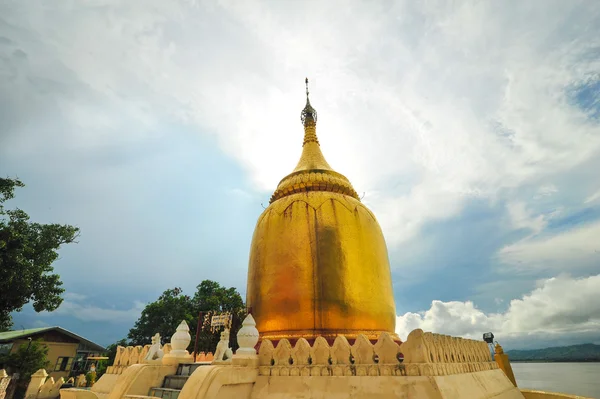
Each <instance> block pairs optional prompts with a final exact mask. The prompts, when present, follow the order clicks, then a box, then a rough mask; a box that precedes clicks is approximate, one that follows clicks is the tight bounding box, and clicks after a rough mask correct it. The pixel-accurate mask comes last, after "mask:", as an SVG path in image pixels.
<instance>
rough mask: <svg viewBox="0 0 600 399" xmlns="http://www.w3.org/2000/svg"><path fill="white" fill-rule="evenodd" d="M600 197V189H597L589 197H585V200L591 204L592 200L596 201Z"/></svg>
mask: <svg viewBox="0 0 600 399" xmlns="http://www.w3.org/2000/svg"><path fill="white" fill-rule="evenodd" d="M598 199H600V190H598V191H596V192H595V193H593V194H592V195H590V196H589V197H587V198H586V199H585V201H583V202H584V203H585V204H589V203H591V202H596V201H597V200H598Z"/></svg>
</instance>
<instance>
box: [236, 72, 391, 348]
mask: <svg viewBox="0 0 600 399" xmlns="http://www.w3.org/2000/svg"><path fill="white" fill-rule="evenodd" d="M307 84H308V80H307ZM306 94H307V99H306V106H305V107H304V109H303V110H302V113H301V120H302V123H303V125H304V141H303V144H302V146H303V148H302V155H301V156H300V160H299V161H298V164H297V166H296V168H295V169H294V171H293V172H292V173H290V174H289V175H287V176H286V177H284V178H283V179H282V180H281V182H280V183H279V185H278V187H277V189H276V190H275V192H274V193H273V196H272V197H271V201H270V205H269V206H268V207H267V209H265V211H264V212H263V213H262V215H261V216H260V218H259V219H258V222H257V224H256V228H255V230H254V236H253V237H252V245H251V249H250V262H249V266H248V288H247V291H246V292H247V294H246V303H247V306H248V307H251V308H252V313H253V316H254V319H255V320H256V327H257V329H258V331H259V332H260V334H261V337H262V338H263V339H264V338H269V339H275V340H276V339H281V338H290V339H294V338H300V337H303V338H307V339H310V338H316V337H317V336H323V337H326V338H335V337H336V336H338V335H345V336H347V337H356V336H357V335H358V334H365V335H367V336H368V337H373V338H376V337H377V336H379V334H380V333H381V332H384V331H385V332H388V333H392V334H394V329H395V324H396V308H395V304H394V296H393V291H392V278H391V273H390V266H389V261H388V253H387V247H386V245H385V240H384V238H383V234H382V232H381V228H380V227H379V224H378V223H377V220H376V219H375V216H374V215H373V213H371V211H369V210H368V209H367V208H366V207H365V206H364V205H363V204H361V203H360V200H359V197H358V195H357V194H356V191H355V190H354V188H353V187H352V184H351V183H350V181H349V180H348V179H347V178H346V177H345V176H344V175H342V174H340V173H338V172H336V171H334V170H333V169H332V168H331V166H329V164H328V163H327V161H326V160H325V157H324V156H323V153H322V152H321V148H320V146H319V140H318V138H317V133H316V120H317V119H316V111H315V109H314V108H313V107H312V106H311V105H310V101H309V100H308V87H307V92H306Z"/></svg>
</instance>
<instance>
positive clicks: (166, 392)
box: [148, 388, 181, 399]
mask: <svg viewBox="0 0 600 399" xmlns="http://www.w3.org/2000/svg"><path fill="white" fill-rule="evenodd" d="M180 393H181V389H172V388H150V393H149V394H148V395H149V396H153V397H156V398H162V399H177V397H178V396H179V394H180Z"/></svg>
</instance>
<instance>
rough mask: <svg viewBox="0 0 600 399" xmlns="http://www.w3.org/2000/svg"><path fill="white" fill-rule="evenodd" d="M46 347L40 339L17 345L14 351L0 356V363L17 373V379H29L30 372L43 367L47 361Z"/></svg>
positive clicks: (47, 364) (46, 365)
mask: <svg viewBox="0 0 600 399" xmlns="http://www.w3.org/2000/svg"><path fill="white" fill-rule="evenodd" d="M47 356H48V347H47V346H46V345H44V344H43V343H42V342H41V341H40V340H35V341H31V343H25V344H21V345H19V349H17V351H16V352H13V353H8V354H6V355H3V356H2V357H1V358H0V363H2V364H4V366H5V367H8V368H10V369H11V370H12V371H14V372H18V373H19V376H20V377H19V381H29V379H30V378H31V374H33V373H35V372H36V371H38V370H39V369H45V368H47V367H48V366H49V363H48V359H47Z"/></svg>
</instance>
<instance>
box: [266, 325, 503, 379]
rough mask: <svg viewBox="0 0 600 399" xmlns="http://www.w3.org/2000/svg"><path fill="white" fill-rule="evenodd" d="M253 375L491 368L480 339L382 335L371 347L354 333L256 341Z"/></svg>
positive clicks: (379, 373) (416, 373) (429, 372)
mask: <svg viewBox="0 0 600 399" xmlns="http://www.w3.org/2000/svg"><path fill="white" fill-rule="evenodd" d="M258 357H259V374H260V375H264V376H442V375H452V374H461V373H469V372H477V371H486V370H494V369H497V368H498V366H497V364H496V363H495V362H494V361H493V360H492V357H491V354H490V352H489V349H488V346H487V344H486V343H485V342H483V341H474V340H469V339H462V338H455V337H450V336H447V335H441V334H433V333H425V332H423V331H422V330H414V331H413V332H412V333H411V334H410V335H409V337H408V339H407V340H406V342H404V343H403V344H402V345H398V344H397V343H396V342H394V340H393V339H392V337H391V336H390V334H387V333H383V334H381V335H380V337H379V339H378V340H377V342H376V343H375V344H371V342H370V341H369V339H368V338H367V337H366V336H364V335H359V336H358V337H357V339H356V340H355V341H354V344H352V345H350V343H349V342H348V340H347V339H346V338H345V337H344V336H338V337H337V338H336V339H335V341H334V342H333V345H331V346H329V344H328V343H327V341H326V340H325V339H324V338H323V337H318V338H317V339H316V340H315V342H314V344H313V345H312V346H310V344H309V343H308V341H306V340H305V339H299V340H298V341H297V342H296V345H294V346H293V347H292V345H291V344H290V342H289V341H288V340H286V339H282V340H280V341H279V342H278V343H277V347H273V344H272V342H271V341H269V340H264V341H263V342H262V343H261V346H260V349H259V352H258Z"/></svg>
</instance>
